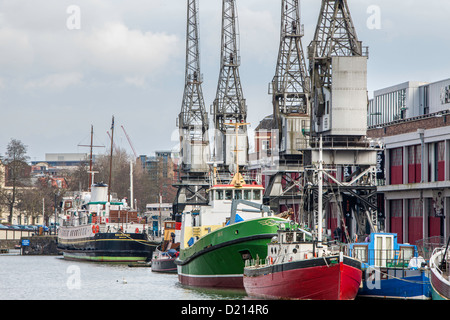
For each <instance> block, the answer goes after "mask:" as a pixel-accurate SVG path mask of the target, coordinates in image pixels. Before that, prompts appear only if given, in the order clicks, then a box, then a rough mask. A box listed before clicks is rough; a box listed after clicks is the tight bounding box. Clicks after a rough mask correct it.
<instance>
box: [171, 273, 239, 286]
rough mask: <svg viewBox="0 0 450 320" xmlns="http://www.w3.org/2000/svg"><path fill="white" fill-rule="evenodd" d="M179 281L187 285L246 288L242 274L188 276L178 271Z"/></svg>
mask: <svg viewBox="0 0 450 320" xmlns="http://www.w3.org/2000/svg"><path fill="white" fill-rule="evenodd" d="M178 281H179V282H180V283H181V284H182V285H185V286H193V287H203V288H212V287H214V288H224V289H244V284H243V281H242V276H223V277H217V276H216V277H214V276H195V277H191V276H187V275H183V274H180V273H178Z"/></svg>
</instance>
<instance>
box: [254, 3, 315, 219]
mask: <svg viewBox="0 0 450 320" xmlns="http://www.w3.org/2000/svg"><path fill="white" fill-rule="evenodd" d="M303 35H304V27H303V25H302V24H301V15H300V0H281V28H280V48H279V53H278V60H277V65H276V71H275V76H274V78H273V80H272V82H271V83H270V85H269V94H271V95H272V103H273V118H274V121H275V124H276V129H277V132H278V151H279V152H278V153H279V163H278V168H277V172H276V173H275V174H273V175H270V180H269V183H268V186H267V188H266V191H265V201H266V202H268V203H270V206H271V207H272V209H273V210H277V211H278V210H280V209H281V206H285V207H286V208H288V207H289V208H290V209H293V210H294V212H295V213H296V215H297V213H298V209H299V205H300V200H299V196H300V195H301V190H302V188H301V183H302V174H303V162H304V155H305V149H307V148H308V147H309V131H310V110H309V108H310V105H309V99H310V79H309V75H308V69H307V67H306V62H305V56H304V52H303V45H302V37H303ZM262 174H264V172H262Z"/></svg>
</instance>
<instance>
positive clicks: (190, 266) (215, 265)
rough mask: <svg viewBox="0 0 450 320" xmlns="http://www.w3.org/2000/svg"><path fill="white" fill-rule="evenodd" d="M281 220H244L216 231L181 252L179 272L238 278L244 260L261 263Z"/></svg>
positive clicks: (178, 262) (242, 268)
mask: <svg viewBox="0 0 450 320" xmlns="http://www.w3.org/2000/svg"><path fill="white" fill-rule="evenodd" d="M281 221H285V220H284V219H281V218H274V217H271V218H261V219H255V220H247V221H243V222H240V223H236V224H234V225H231V226H227V227H224V228H221V229H218V230H216V231H214V232H211V233H210V234H207V235H206V236H204V237H203V238H201V239H199V240H198V241H197V242H196V243H194V245H193V246H192V247H190V248H187V249H184V250H181V252H180V256H179V258H178V259H177V264H178V265H179V271H180V272H181V273H182V274H183V275H188V276H201V275H203V276H218V275H242V273H243V271H244V265H245V260H246V259H257V258H259V259H265V258H266V256H267V244H268V243H269V242H270V241H271V238H272V237H273V236H274V235H276V233H277V230H278V224H277V222H281Z"/></svg>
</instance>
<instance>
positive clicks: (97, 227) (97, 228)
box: [95, 225, 100, 233]
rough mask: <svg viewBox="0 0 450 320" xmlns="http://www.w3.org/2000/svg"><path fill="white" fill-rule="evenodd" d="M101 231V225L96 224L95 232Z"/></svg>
mask: <svg viewBox="0 0 450 320" xmlns="http://www.w3.org/2000/svg"><path fill="white" fill-rule="evenodd" d="M99 232H100V227H99V225H96V226H95V233H99Z"/></svg>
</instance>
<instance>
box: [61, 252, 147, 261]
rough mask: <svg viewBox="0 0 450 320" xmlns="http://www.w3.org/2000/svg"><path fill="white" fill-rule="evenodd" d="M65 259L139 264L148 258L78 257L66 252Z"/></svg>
mask: <svg viewBox="0 0 450 320" xmlns="http://www.w3.org/2000/svg"><path fill="white" fill-rule="evenodd" d="M63 256H64V258H65V259H69V260H83V261H95V262H138V261H146V260H147V257H114V256H88V255H76V254H70V253H67V252H64V254H63Z"/></svg>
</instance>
